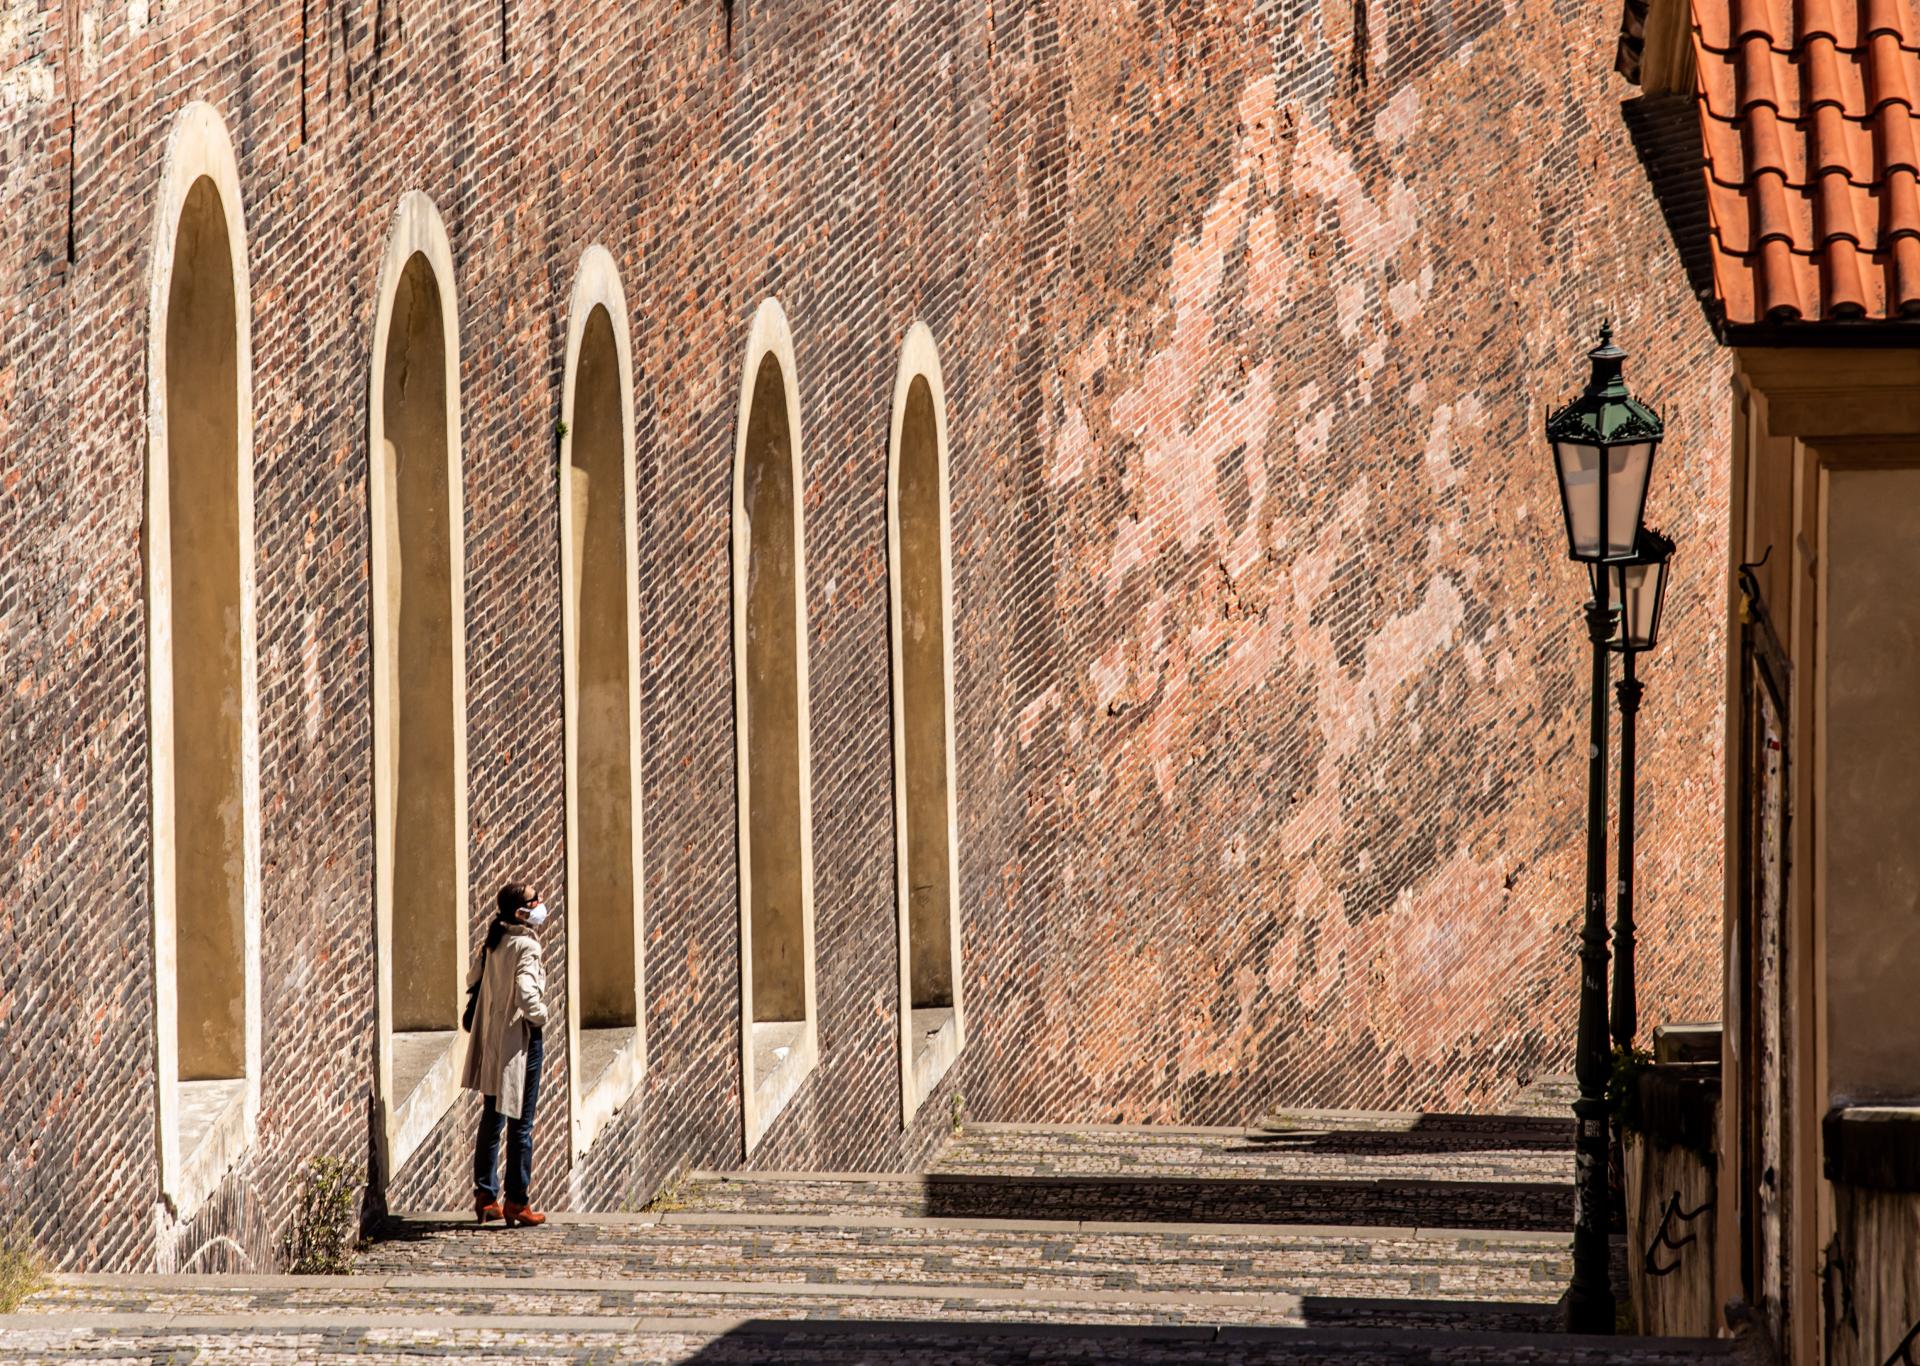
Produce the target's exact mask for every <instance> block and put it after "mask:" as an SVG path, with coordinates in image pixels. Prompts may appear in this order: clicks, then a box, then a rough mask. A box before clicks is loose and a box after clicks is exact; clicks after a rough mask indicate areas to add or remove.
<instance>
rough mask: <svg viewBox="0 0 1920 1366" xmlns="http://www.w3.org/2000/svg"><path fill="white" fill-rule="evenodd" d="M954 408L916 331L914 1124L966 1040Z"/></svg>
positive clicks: (900, 698) (910, 426)
mask: <svg viewBox="0 0 1920 1366" xmlns="http://www.w3.org/2000/svg"><path fill="white" fill-rule="evenodd" d="M945 407H946V400H945V396H944V391H943V389H942V385H941V378H940V362H939V356H938V354H937V352H936V350H935V348H934V343H933V336H932V333H931V332H930V331H928V330H927V328H926V326H925V325H924V324H919V323H916V324H915V325H914V327H913V329H912V331H910V332H909V333H908V337H907V343H906V346H905V347H904V348H903V351H902V355H901V363H900V373H899V377H898V380H897V381H896V384H895V393H894V413H893V432H892V435H893V440H892V451H893V460H892V469H891V476H892V477H891V479H890V480H889V483H890V488H889V506H888V519H887V522H888V527H887V530H888V547H887V552H888V580H889V589H890V597H891V604H890V605H891V621H892V634H893V746H894V823H895V844H896V851H897V854H896V859H897V870H896V878H897V881H898V901H899V917H900V930H899V932H900V996H901V1002H900V1004H901V1010H900V1021H901V1049H900V1069H901V1101H902V1114H903V1116H904V1118H905V1119H908V1120H911V1119H912V1117H913V1115H914V1112H915V1111H916V1110H917V1109H918V1108H919V1106H920V1104H921V1102H923V1101H924V1100H925V1099H926V1097H927V1095H928V1093H929V1092H931V1091H932V1089H933V1088H934V1086H935V1085H936V1084H938V1082H939V1080H940V1078H941V1077H942V1076H944V1075H945V1073H946V1071H947V1069H948V1068H949V1067H950V1066H951V1065H952V1062H953V1059H954V1057H955V1056H956V1055H957V1054H958V1053H959V1051H960V1047H961V1043H962V1026H963V1019H962V1015H961V1011H960V974H959V960H960V916H959V907H958V900H959V899H958V894H957V893H958V879H957V873H956V869H955V866H954V846H955V833H954V832H955V807H954V792H953V668H952V653H953V628H952V599H951V591H950V587H949V585H950V581H951V577H952V569H951V563H950V561H951V552H950V548H949V542H950V539H951V538H950V531H949V514H948V481H947V433H946V417H945Z"/></svg>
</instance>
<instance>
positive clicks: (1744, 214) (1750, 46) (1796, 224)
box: [1690, 0, 1920, 325]
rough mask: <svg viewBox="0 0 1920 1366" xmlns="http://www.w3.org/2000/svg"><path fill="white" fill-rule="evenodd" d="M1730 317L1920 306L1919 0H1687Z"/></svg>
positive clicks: (1814, 316) (1710, 228)
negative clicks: (1690, 11) (1917, 124)
mask: <svg viewBox="0 0 1920 1366" xmlns="http://www.w3.org/2000/svg"><path fill="white" fill-rule="evenodd" d="M1690 3H1691V5H1692V19H1693V48H1694V70H1695V81H1696V106H1697V110H1698V113H1699V121H1700V147H1701V152H1702V162H1703V174H1704V176H1705V181H1706V206H1707V232H1708V235H1709V238H1710V247H1711V254H1712V260H1713V287H1714V292H1715V294H1716V295H1717V296H1718V298H1719V301H1720V306H1721V309H1722V310H1723V312H1724V314H1725V316H1726V320H1727V322H1728V323H1730V324H1735V325H1741V324H1756V323H1783V322H1793V321H1809V322H1817V321H1827V320H1832V321H1852V320H1857V319H1897V318H1920V127H1917V126H1916V113H1917V111H1920V0H1690Z"/></svg>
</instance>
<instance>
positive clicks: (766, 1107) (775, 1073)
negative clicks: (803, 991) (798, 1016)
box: [746, 1020, 819, 1153]
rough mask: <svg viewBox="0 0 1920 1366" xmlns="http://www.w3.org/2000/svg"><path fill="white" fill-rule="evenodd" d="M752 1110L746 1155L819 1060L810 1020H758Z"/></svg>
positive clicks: (754, 1038) (753, 1053) (749, 1081)
mask: <svg viewBox="0 0 1920 1366" xmlns="http://www.w3.org/2000/svg"><path fill="white" fill-rule="evenodd" d="M750 1056H751V1057H752V1060H753V1075H752V1076H751V1077H749V1078H748V1079H747V1084H748V1085H749V1086H750V1087H752V1088H753V1090H752V1095H753V1108H752V1109H751V1110H750V1111H748V1113H747V1116H746V1120H747V1151H748V1152H749V1153H751V1152H752V1151H753V1150H754V1148H755V1147H756V1146H757V1145H758V1144H759V1142H760V1139H761V1137H762V1136H763V1135H765V1133H766V1132H767V1130H768V1129H769V1128H770V1127H772V1124H773V1121H774V1120H775V1119H777V1118H778V1117H779V1115H780V1112H781V1111H782V1110H784V1109H786V1108H787V1103H788V1102H789V1101H791V1100H792V1099H793V1098H794V1096H795V1094H796V1093H798V1092H799V1090H800V1083H801V1082H803V1081H805V1080H806V1078H807V1074H808V1073H809V1072H811V1071H813V1065H814V1063H815V1062H817V1061H818V1060H819V1046H818V1044H817V1043H816V1036H815V1034H814V1029H813V1021H811V1020H755V1021H754V1022H753V1035H752V1047H751V1049H750Z"/></svg>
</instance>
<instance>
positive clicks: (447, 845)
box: [367, 190, 468, 1179]
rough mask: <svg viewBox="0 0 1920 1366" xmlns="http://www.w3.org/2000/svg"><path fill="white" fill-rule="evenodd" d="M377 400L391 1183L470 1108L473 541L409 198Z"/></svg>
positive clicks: (455, 329)
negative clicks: (440, 1126)
mask: <svg viewBox="0 0 1920 1366" xmlns="http://www.w3.org/2000/svg"><path fill="white" fill-rule="evenodd" d="M374 298H375V300H376V304H375V309H376V311H375V315H374V326H373V349H372V353H371V363H370V366H369V375H368V386H367V414H368V432H367V468H368V478H367V510H368V522H369V536H370V545H371V565H370V569H371V575H370V587H371V592H372V610H371V616H372V625H373V807H374V903H375V940H376V957H377V959H378V965H379V972H378V978H379V988H378V990H379V1043H378V1048H379V1063H378V1065H379V1075H378V1082H379V1088H380V1105H381V1111H382V1114H383V1117H384V1122H383V1123H382V1124H381V1126H379V1134H380V1137H382V1138H383V1139H384V1141H385V1144H386V1151H385V1152H384V1153H383V1154H381V1158H382V1160H381V1163H380V1169H381V1173H382V1174H383V1176H384V1177H386V1178H387V1179H391V1177H392V1176H393V1174H394V1173H395V1172H397V1171H398V1170H399V1169H400V1168H401V1167H402V1166H403V1165H404V1164H405V1163H406V1161H407V1159H408V1158H409V1157H410V1156H412V1154H413V1152H414V1150H415V1149H416V1148H418V1147H419V1145H420V1143H421V1142H423V1141H424V1140H425V1139H426V1137H427V1135H428V1134H429V1133H431V1132H432V1130H433V1126H434V1125H435V1124H436V1123H437V1122H438V1121H439V1119H440V1117H441V1116H442V1115H443V1114H445V1113H446V1111H447V1110H448V1108H449V1107H451V1105H452V1104H453V1101H454V1099H455V1097H456V1096H457V1095H458V1093H459V1081H460V1075H459V1062H460V1057H459V1053H460V1050H459V1041H460V1038H461V1034H460V1024H459V1022H460V1009H461V1004H462V999H463V997H464V994H465V985H466V969H467V957H468V943H467V940H468V923H467V895H468V893H467V881H468V879H467V722H466V716H467V698H466V593H465V582H464V579H465V567H466V553H465V537H464V533H463V510H462V498H463V487H462V480H461V469H462V463H461V454H460V323H459V308H458V299H459V296H458V294H457V293H456V291H455V287H454V273H453V248H452V244H451V243H450V242H449V240H448V238H447V230H446V225H445V223H443V222H442V221H441V218H440V212H439V210H438V209H436V208H435V207H434V204H433V201H432V200H430V199H428V198H427V196H426V195H424V194H421V193H420V192H419V191H417V190H416V191H409V192H408V193H407V194H405V195H403V196H402V197H401V200H400V203H399V205H398V207H397V208H396V209H395V211H394V216H393V220H392V226H391V228H390V230H389V232H388V236H387V245H386V252H385V256H384V258H383V260H382V262H381V266H380V276H379V283H378V286H377V290H376V293H375V295H374Z"/></svg>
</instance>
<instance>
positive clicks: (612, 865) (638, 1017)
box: [560, 244, 646, 1154]
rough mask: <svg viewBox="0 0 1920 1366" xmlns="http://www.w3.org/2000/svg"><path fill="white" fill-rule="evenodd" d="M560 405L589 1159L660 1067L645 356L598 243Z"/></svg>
mask: <svg viewBox="0 0 1920 1366" xmlns="http://www.w3.org/2000/svg"><path fill="white" fill-rule="evenodd" d="M560 393H561V399H560V421H561V424H562V431H563V435H562V436H561V438H560V587H561V600H562V602H563V603H564V610H563V612H562V614H561V644H562V654H563V671H564V675H565V678H564V693H565V708H566V806H567V942H568V952H567V1031H568V1038H567V1043H568V1056H569V1057H570V1058H571V1059H572V1060H573V1061H572V1066H571V1067H570V1068H569V1069H568V1074H569V1079H570V1085H571V1088H572V1093H571V1096H570V1099H571V1101H572V1110H573V1150H574V1152H575V1153H576V1154H580V1153H584V1152H586V1151H587V1149H588V1148H590V1147H591V1146H592V1145H593V1141H594V1139H595V1138H597V1137H598V1136H599V1134H600V1131H601V1130H602V1129H603V1128H605V1127H606V1125H607V1123H608V1121H610V1120H611V1119H612V1118H613V1117H614V1115H615V1114H616V1113H618V1111H619V1109H620V1107H621V1106H623V1105H625V1104H626V1102H627V1100H628V1098H629V1097H631V1096H632V1095H633V1093H634V1090H635V1089H636V1088H637V1087H638V1086H639V1084H640V1080H641V1077H642V1075H643V1073H644V1071H645V1068H646V990H645V982H646V972H645V942H646V939H645V933H644V923H645V922H644V914H643V896H642V883H643V871H642V870H643V867H644V864H643V862H642V856H641V849H642V838H641V809H640V603H639V596H638V589H637V582H636V570H635V566H636V565H637V563H638V558H639V554H638V511H637V503H636V499H637V485H636V482H635V474H634V444H633V353H632V341H631V338H630V336H629V334H628V330H627V302H626V295H625V293H624V292H623V291H622V289H621V287H620V274H619V270H618V268H617V267H616V266H615V264H614V260H613V256H612V255H611V254H610V253H609V252H608V251H607V249H606V248H605V247H603V246H599V245H597V244H596V245H594V246H590V247H588V248H587V250H586V252H585V253H584V254H583V255H582V256H581V258H580V268H579V271H578V273H577V274H576V275H575V277H574V283H573V293H572V297H571V299H570V300H569V302H568V306H567V338H566V353H565V362H564V365H563V368H562V375H561V389H560Z"/></svg>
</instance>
